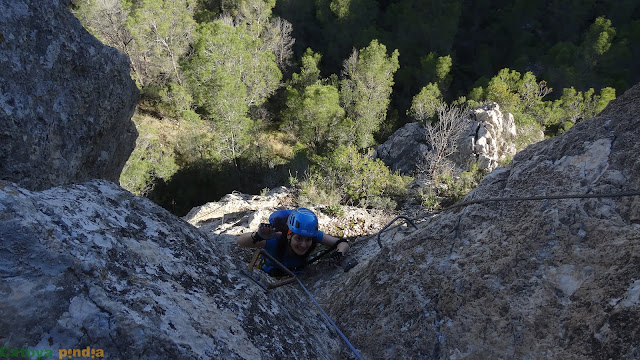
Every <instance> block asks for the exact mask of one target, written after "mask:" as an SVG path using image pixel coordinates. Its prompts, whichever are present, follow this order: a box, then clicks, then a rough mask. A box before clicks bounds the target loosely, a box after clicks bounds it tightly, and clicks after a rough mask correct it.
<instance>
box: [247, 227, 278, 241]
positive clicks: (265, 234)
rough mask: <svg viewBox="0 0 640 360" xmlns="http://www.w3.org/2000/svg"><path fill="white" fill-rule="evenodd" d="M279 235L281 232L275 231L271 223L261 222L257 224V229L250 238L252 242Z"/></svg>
mask: <svg viewBox="0 0 640 360" xmlns="http://www.w3.org/2000/svg"><path fill="white" fill-rule="evenodd" d="M280 235H282V233H280V232H276V229H275V228H274V227H273V226H272V225H271V224H268V223H262V224H260V226H258V231H256V232H255V233H253V235H252V236H251V238H252V239H253V242H254V243H255V242H258V241H262V240H269V239H273V238H275V237H278V236H280Z"/></svg>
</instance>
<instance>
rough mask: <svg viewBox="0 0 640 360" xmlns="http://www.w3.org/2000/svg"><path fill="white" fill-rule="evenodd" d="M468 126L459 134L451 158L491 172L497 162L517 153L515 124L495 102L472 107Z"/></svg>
mask: <svg viewBox="0 0 640 360" xmlns="http://www.w3.org/2000/svg"><path fill="white" fill-rule="evenodd" d="M467 121H468V122H469V126H468V127H467V129H466V130H465V131H464V132H463V133H462V134H460V138H459V140H458V142H457V143H458V147H457V151H456V153H455V154H453V155H452V159H453V161H454V162H455V163H456V164H458V165H461V166H463V167H466V165H467V164H472V163H476V164H477V165H478V168H479V169H481V170H487V171H492V170H493V169H495V168H497V167H498V162H500V161H503V160H506V159H507V158H511V157H513V156H514V155H515V154H516V146H515V139H516V135H517V134H516V123H515V121H514V119H513V115H512V114H511V113H506V114H503V113H502V112H501V111H500V106H499V105H498V104H496V103H494V102H492V103H487V104H484V105H482V106H481V107H479V108H477V109H474V110H472V111H471V113H470V114H469V118H468V120H467Z"/></svg>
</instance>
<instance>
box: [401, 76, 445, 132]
mask: <svg viewBox="0 0 640 360" xmlns="http://www.w3.org/2000/svg"><path fill="white" fill-rule="evenodd" d="M441 103H442V94H441V93H440V89H439V88H438V85H436V84H434V83H429V84H428V85H427V86H425V87H423V88H422V90H421V91H420V93H419V94H418V95H416V96H414V97H413V101H412V103H411V109H409V112H408V115H409V116H411V117H413V118H414V119H415V120H416V121H419V122H422V123H425V124H426V123H428V122H430V120H431V118H433V116H434V115H435V114H436V112H437V111H438V107H439V106H440V104H441Z"/></svg>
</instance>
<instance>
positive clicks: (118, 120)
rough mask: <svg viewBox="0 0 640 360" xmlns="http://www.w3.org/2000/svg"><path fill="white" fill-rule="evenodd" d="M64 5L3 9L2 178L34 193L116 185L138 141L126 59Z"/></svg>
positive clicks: (20, 0)
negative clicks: (86, 184)
mask: <svg viewBox="0 0 640 360" xmlns="http://www.w3.org/2000/svg"><path fill="white" fill-rule="evenodd" d="M68 3H69V1H54V0H46V1H38V2H37V3H36V2H33V1H27V0H11V1H2V2H0V179H4V180H8V181H12V182H15V183H18V184H20V185H21V186H23V187H25V188H28V189H32V190H42V189H47V188H49V187H52V186H57V185H62V184H70V183H76V182H82V181H87V180H89V179H94V178H101V179H107V180H111V181H116V182H117V181H118V178H119V176H120V172H121V171H122V168H123V166H124V164H125V162H126V161H127V159H128V157H129V154H131V151H132V150H133V148H134V146H135V139H136V137H137V132H136V129H135V126H134V124H133V122H132V121H131V115H132V114H133V111H134V109H135V106H136V104H137V100H138V90H137V88H136V86H135V83H134V82H133V80H132V79H131V77H130V76H129V66H130V65H129V60H128V59H127V57H126V56H125V55H123V54H122V53H120V52H118V51H117V50H116V49H113V48H110V47H108V46H105V45H103V44H102V43H100V42H99V41H98V40H97V39H96V38H94V37H93V36H92V35H90V34H89V33H88V32H87V31H86V30H85V29H84V28H83V27H82V25H80V22H79V21H78V20H77V19H76V18H75V17H74V16H73V15H72V14H71V12H70V11H69V9H67V5H68Z"/></svg>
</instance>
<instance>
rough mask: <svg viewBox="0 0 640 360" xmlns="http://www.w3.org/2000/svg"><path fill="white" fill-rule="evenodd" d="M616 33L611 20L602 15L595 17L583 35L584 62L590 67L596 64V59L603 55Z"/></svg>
mask: <svg viewBox="0 0 640 360" xmlns="http://www.w3.org/2000/svg"><path fill="white" fill-rule="evenodd" d="M615 35H616V30H615V29H614V28H613V27H612V26H611V20H608V19H606V18H605V17H603V16H600V17H598V18H596V20H595V21H594V22H593V24H591V26H590V27H589V30H588V31H587V33H586V35H585V39H584V42H583V43H582V48H583V52H584V58H585V62H586V64H587V66H588V67H590V68H592V67H594V66H595V65H596V64H597V61H598V59H599V58H600V57H601V56H602V55H604V54H605V53H606V52H607V51H608V50H609V48H611V42H612V40H613V38H614V36H615Z"/></svg>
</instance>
